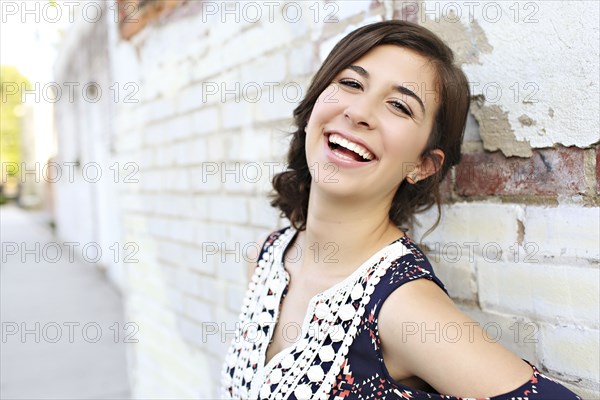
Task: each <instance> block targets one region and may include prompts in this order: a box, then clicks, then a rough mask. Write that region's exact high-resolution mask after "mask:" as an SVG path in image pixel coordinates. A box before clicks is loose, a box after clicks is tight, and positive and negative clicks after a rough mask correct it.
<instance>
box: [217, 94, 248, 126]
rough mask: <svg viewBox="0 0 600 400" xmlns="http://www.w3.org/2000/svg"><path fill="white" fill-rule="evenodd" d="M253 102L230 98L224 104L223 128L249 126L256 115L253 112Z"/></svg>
mask: <svg viewBox="0 0 600 400" xmlns="http://www.w3.org/2000/svg"><path fill="white" fill-rule="evenodd" d="M251 106H252V104H251V103H248V102H247V101H244V100H243V99H237V101H236V99H229V100H228V101H227V102H225V103H223V105H222V112H223V128H224V129H232V128H239V127H241V126H249V125H250V124H251V123H252V121H253V119H254V116H253V114H252V107H251Z"/></svg>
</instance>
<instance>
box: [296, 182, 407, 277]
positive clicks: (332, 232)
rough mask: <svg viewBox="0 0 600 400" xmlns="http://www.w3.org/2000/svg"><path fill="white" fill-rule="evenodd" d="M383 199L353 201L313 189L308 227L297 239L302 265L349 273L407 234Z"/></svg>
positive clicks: (307, 220) (335, 272)
mask: <svg viewBox="0 0 600 400" xmlns="http://www.w3.org/2000/svg"><path fill="white" fill-rule="evenodd" d="M388 210H389V206H386V204H385V202H382V201H377V202H376V201H356V200H354V201H351V200H350V199H347V200H344V199H339V198H334V197H332V196H329V195H327V194H323V193H316V192H314V191H312V190H311V195H310V199H309V207H308V215H307V219H306V230H305V231H302V232H300V234H299V235H298V238H297V241H296V243H297V244H298V245H299V246H300V249H302V251H303V253H302V254H303V255H304V256H303V258H302V268H309V269H310V268H318V269H319V270H323V272H325V271H327V272H331V273H332V274H335V275H338V274H341V275H346V274H349V273H352V272H353V271H354V270H355V269H356V268H357V267H358V266H360V264H362V262H364V261H366V260H367V259H368V258H369V257H370V256H371V255H373V254H374V253H375V252H376V251H378V250H379V249H381V248H383V247H385V246H386V245H388V244H389V243H391V242H393V241H394V240H396V239H398V238H399V237H401V236H402V235H403V233H402V231H401V230H400V229H398V228H397V227H396V226H395V225H394V224H393V223H392V222H391V221H390V219H389V215H388Z"/></svg>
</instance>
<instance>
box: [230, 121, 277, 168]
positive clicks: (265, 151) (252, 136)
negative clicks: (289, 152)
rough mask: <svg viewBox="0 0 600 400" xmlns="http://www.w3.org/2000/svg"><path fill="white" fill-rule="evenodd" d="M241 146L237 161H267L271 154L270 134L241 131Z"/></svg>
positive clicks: (248, 130)
mask: <svg viewBox="0 0 600 400" xmlns="http://www.w3.org/2000/svg"><path fill="white" fill-rule="evenodd" d="M241 146H242V151H241V152H240V153H241V154H239V158H237V159H238V160H241V161H247V162H256V161H257V160H268V158H269V155H270V154H271V134H270V133H265V132H262V131H257V130H253V129H247V130H243V131H242V137H241ZM261 167H262V166H261ZM247 175H249V174H247Z"/></svg>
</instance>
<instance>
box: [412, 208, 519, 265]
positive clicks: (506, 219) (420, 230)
mask: <svg viewBox="0 0 600 400" xmlns="http://www.w3.org/2000/svg"><path fill="white" fill-rule="evenodd" d="M436 215H437V210H435V207H433V208H432V209H430V210H429V211H427V212H426V213H422V214H420V215H419V216H418V221H419V223H420V226H416V227H415V234H414V236H413V237H414V238H415V239H417V240H421V238H422V236H423V234H424V233H425V231H427V229H429V227H431V226H432V225H433V223H434V222H435V217H436ZM522 215H523V210H522V207H521V206H519V205H512V204H492V203H455V204H452V205H449V206H447V205H446V206H443V207H442V218H441V220H440V223H439V225H438V227H437V228H436V229H435V230H434V231H433V232H432V233H431V234H430V235H428V236H426V237H425V239H424V240H423V243H424V244H426V245H427V246H428V247H429V248H432V249H433V248H440V249H441V248H444V246H445V245H446V244H447V243H456V244H458V245H460V246H462V247H471V248H473V249H475V250H477V249H479V250H477V251H478V252H480V251H481V250H482V249H483V248H484V247H485V248H486V249H487V250H489V251H490V257H493V255H492V254H491V249H493V247H490V246H496V244H498V245H499V246H500V248H501V249H502V250H503V256H505V257H508V255H509V254H508V249H509V248H510V246H514V244H515V243H516V242H517V230H518V225H517V219H518V218H522ZM468 243H471V244H468Z"/></svg>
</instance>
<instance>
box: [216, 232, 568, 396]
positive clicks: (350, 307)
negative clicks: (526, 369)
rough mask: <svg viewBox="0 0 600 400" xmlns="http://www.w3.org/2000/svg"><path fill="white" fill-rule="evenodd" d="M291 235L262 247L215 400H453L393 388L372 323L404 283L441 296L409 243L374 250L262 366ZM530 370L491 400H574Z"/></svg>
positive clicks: (311, 308) (312, 307)
mask: <svg viewBox="0 0 600 400" xmlns="http://www.w3.org/2000/svg"><path fill="white" fill-rule="evenodd" d="M295 233H296V231H295V230H294V229H293V228H291V227H288V228H285V229H282V230H280V231H276V232H273V233H272V234H271V235H270V236H269V237H268V239H267V240H266V242H265V244H264V246H263V248H262V251H261V254H260V258H259V262H258V266H257V268H256V270H255V272H254V275H253V277H252V280H251V282H250V285H249V288H248V292H247V294H246V297H245V299H244V303H243V306H242V312H241V314H240V320H239V325H238V329H237V333H236V336H235V338H234V339H233V341H232V343H231V345H230V347H229V351H228V354H227V356H226V359H225V364H224V366H223V373H222V393H221V398H225V399H252V400H254V399H275V400H280V399H281V400H282V399H298V400H302V399H331V400H340V399H357V400H358V399H377V400H380V399H450V400H455V399H456V400H458V398H456V397H452V396H444V395H440V394H438V393H435V392H433V391H432V392H425V391H422V390H417V389H412V388H410V387H408V386H404V385H401V384H399V383H396V382H395V381H394V380H393V378H392V377H391V376H390V375H389V373H388V371H387V369H386V368H385V365H384V363H383V356H382V352H381V343H380V340H379V334H378V328H377V318H378V315H379V311H380V309H381V305H382V304H383V302H384V300H385V299H386V298H387V297H388V296H389V295H390V294H391V293H392V292H393V291H394V290H395V289H397V288H398V287H400V286H401V285H403V284H404V283H406V282H409V281H411V280H414V279H421V278H426V279H430V280H432V281H433V282H435V283H436V284H437V285H439V287H440V288H442V289H443V290H444V292H446V293H447V291H446V289H445V288H444V285H443V284H442V282H441V281H440V280H439V279H438V278H437V277H436V276H435V275H434V273H433V269H432V268H431V265H430V264H429V262H428V260H427V259H426V258H425V256H424V255H423V253H422V252H421V251H420V250H419V249H418V247H417V246H416V245H415V244H414V243H413V242H412V241H411V240H410V239H409V238H407V237H401V238H400V239H398V240H396V241H394V242H393V243H391V244H390V245H388V246H387V247H385V248H383V249H382V250H380V251H378V252H377V253H376V254H374V255H373V256H372V257H371V258H369V259H368V260H367V261H365V262H364V263H363V264H362V265H361V266H360V267H359V268H358V269H357V270H356V271H355V272H353V273H352V274H351V275H350V276H349V277H347V278H346V279H344V280H343V281H342V282H340V283H338V284H336V285H334V286H333V287H331V288H329V289H327V290H325V291H324V292H321V293H319V294H317V295H316V296H314V297H313V298H312V299H311V300H310V302H309V304H308V309H307V314H306V316H305V318H304V322H303V325H302V330H301V333H300V336H299V340H297V341H295V342H294V343H293V344H292V345H291V346H289V347H288V348H286V349H284V350H282V351H281V352H280V353H278V354H276V355H275V356H273V358H272V359H271V360H270V361H269V362H268V363H267V364H266V365H265V357H266V351H267V347H268V345H269V343H270V342H271V339H272V336H273V332H274V330H275V324H276V322H277V320H278V317H279V306H280V304H281V300H282V299H283V297H284V296H285V295H286V291H287V287H288V282H289V275H288V273H287V271H286V270H285V269H284V266H283V257H284V251H285V249H286V248H287V246H288V245H289V244H290V242H291V241H292V239H293V237H294V235H295ZM530 365H531V364H530ZM532 367H533V371H534V372H533V375H532V376H531V379H530V380H529V381H528V382H526V383H525V384H524V385H522V386H521V387H519V388H517V389H515V390H513V391H512V392H510V393H506V394H504V395H501V396H495V397H493V398H492V399H493V400H508V399H517V400H527V399H532V400H533V399H561V400H569V399H579V397H577V396H576V395H575V394H574V393H572V392H571V391H569V390H568V389H566V388H565V387H564V386H562V385H559V384H558V383H556V382H554V381H552V380H551V379H550V378H548V377H546V376H545V375H543V374H541V373H540V372H539V371H538V370H537V369H536V368H535V366H533V365H532Z"/></svg>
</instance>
